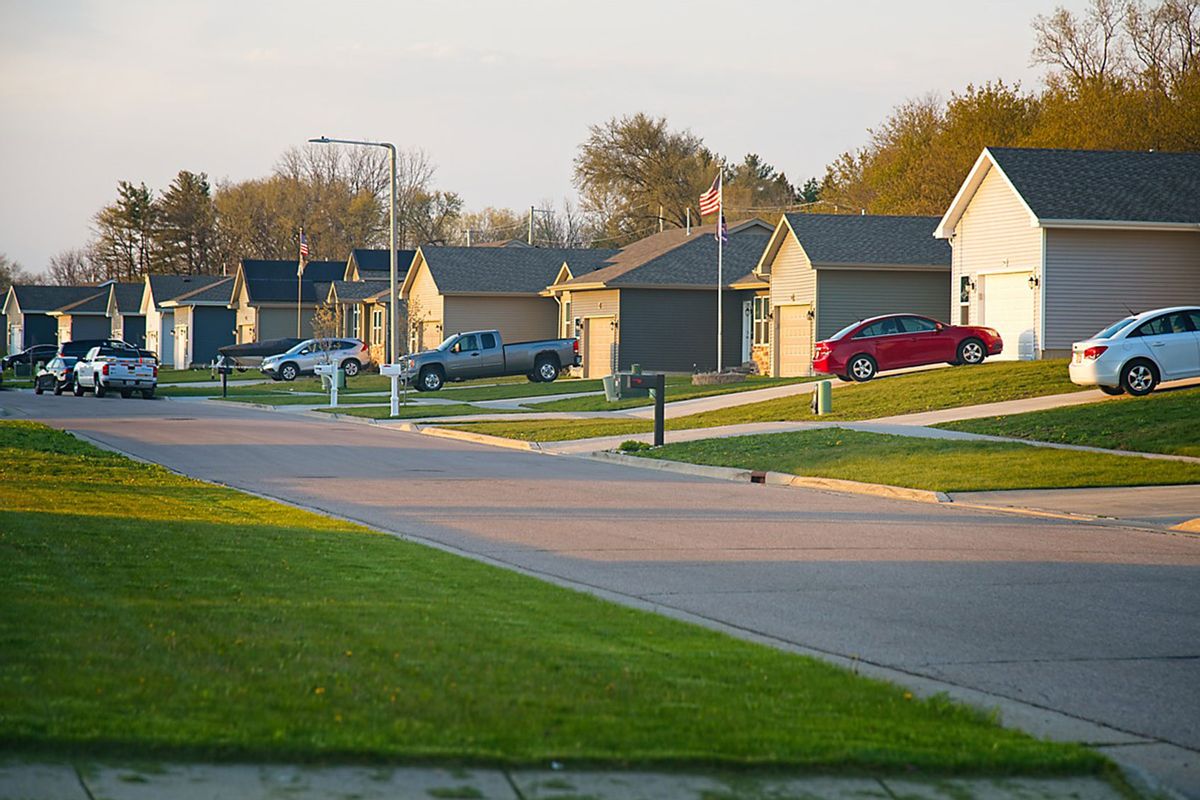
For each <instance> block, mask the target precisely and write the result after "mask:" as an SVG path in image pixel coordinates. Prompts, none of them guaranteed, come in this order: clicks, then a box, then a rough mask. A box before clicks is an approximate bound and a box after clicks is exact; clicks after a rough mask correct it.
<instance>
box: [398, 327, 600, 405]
mask: <svg viewBox="0 0 1200 800" xmlns="http://www.w3.org/2000/svg"><path fill="white" fill-rule="evenodd" d="M402 363H403V365H404V372H405V375H406V376H407V380H410V381H412V384H413V386H415V387H416V389H417V391H419V392H436V391H437V390H438V389H441V388H442V385H443V384H444V383H445V382H446V381H465V380H470V379H472V378H494V377H498V376H500V375H524V376H526V377H527V378H529V380H531V381H534V382H535V383H549V382H550V381H553V380H554V379H555V378H557V377H558V374H559V373H560V372H561V371H562V369H563V367H569V366H571V365H572V364H576V365H577V364H579V340H578V339H541V340H539V341H536V342H516V343H514V344H505V343H504V342H503V341H502V340H501V338H500V331H495V330H493V331H466V332H464V333H456V334H454V335H453V336H448V337H446V341H444V342H442V343H441V344H439V345H438V346H437V347H436V348H435V349H433V350H425V351H424V352H421V353H414V354H412V355H410V356H405V357H404V360H403V362H402Z"/></svg>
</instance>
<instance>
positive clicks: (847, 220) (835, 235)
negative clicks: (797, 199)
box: [786, 214, 950, 267]
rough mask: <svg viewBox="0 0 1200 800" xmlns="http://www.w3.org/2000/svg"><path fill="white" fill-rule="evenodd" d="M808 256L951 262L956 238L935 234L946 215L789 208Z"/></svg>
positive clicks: (839, 260) (832, 260) (824, 260)
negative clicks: (951, 240) (798, 211)
mask: <svg viewBox="0 0 1200 800" xmlns="http://www.w3.org/2000/svg"><path fill="white" fill-rule="evenodd" d="M786 216H787V221H788V224H789V225H791V227H792V230H793V231H795V233H796V239H797V240H798V241H799V242H800V246H801V247H803V248H804V252H805V253H807V254H808V258H809V260H810V261H812V263H813V264H816V265H817V266H820V265H824V264H880V265H884V264H887V265H893V264H900V265H905V264H911V265H913V266H930V265H936V266H946V267H948V266H950V244H949V242H947V241H945V240H944V239H935V238H933V230H934V228H936V227H937V225H938V222H940V221H941V218H940V217H889V216H879V215H868V216H863V215H858V214H787V215H786Z"/></svg>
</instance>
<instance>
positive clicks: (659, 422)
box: [617, 372, 667, 447]
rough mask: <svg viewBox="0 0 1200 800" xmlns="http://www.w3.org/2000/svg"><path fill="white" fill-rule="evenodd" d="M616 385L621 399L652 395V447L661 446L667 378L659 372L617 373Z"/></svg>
mask: <svg viewBox="0 0 1200 800" xmlns="http://www.w3.org/2000/svg"><path fill="white" fill-rule="evenodd" d="M617 383H618V385H619V386H620V395H621V397H647V396H649V395H650V393H651V392H653V394H654V446H655V447H662V445H663V428H664V427H665V425H664V422H663V417H664V416H665V412H666V399H665V395H666V388H667V376H666V375H664V374H663V373H661V372H658V373H653V374H651V373H644V372H619V373H617Z"/></svg>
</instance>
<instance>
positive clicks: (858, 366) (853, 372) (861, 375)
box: [846, 355, 876, 383]
mask: <svg viewBox="0 0 1200 800" xmlns="http://www.w3.org/2000/svg"><path fill="white" fill-rule="evenodd" d="M846 366H847V369H848V371H849V372H850V377H851V378H853V379H854V380H856V381H858V382H859V383H863V382H865V381H869V380H871V378H874V377H875V369H876V368H875V359H873V358H871V357H870V356H868V355H857V356H855V357H854V358H852V359H850V363H849V364H848V365H846Z"/></svg>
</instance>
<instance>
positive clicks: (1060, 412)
mask: <svg viewBox="0 0 1200 800" xmlns="http://www.w3.org/2000/svg"><path fill="white" fill-rule="evenodd" d="M937 427H939V428H948V429H950V430H956V431H967V432H969V433H985V434H988V435H990V436H1011V437H1013V438H1015V439H1033V440H1036V441H1041V442H1058V443H1062V444H1081V445H1087V446H1089V447H1103V448H1105V449H1108V450H1133V451H1137V452H1142V453H1168V454H1172V455H1179V456H1197V457H1200V388H1189V389H1175V390H1170V391H1159V392H1155V393H1154V394H1151V395H1147V396H1145V397H1123V398H1120V399H1117V400H1106V401H1104V402H1101V403H1089V404H1088V405H1082V406H1071V407H1069V408H1052V409H1048V410H1046V411H1031V412H1029V413H1027V414H1011V415H1008V416H1004V417H982V418H980V419H967V420H961V421H959V422H947V423H945V424H942V425H938V426H937Z"/></svg>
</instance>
